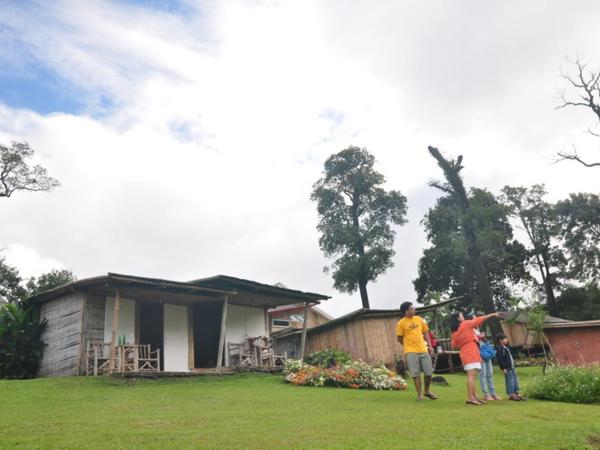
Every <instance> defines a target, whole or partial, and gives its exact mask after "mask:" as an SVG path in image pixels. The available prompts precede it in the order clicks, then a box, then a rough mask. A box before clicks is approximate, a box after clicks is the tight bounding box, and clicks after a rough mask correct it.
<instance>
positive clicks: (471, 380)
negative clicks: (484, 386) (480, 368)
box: [467, 370, 479, 402]
mask: <svg viewBox="0 0 600 450" xmlns="http://www.w3.org/2000/svg"><path fill="white" fill-rule="evenodd" d="M476 373H477V372H476V371H475V370H467V395H468V397H469V401H471V402H479V399H478V398H477V394H476V392H475V375H476Z"/></svg>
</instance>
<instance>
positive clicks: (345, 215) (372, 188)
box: [311, 147, 406, 308]
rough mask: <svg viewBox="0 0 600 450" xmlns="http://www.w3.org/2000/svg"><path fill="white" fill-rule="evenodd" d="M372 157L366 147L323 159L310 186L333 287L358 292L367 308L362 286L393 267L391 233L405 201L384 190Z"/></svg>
mask: <svg viewBox="0 0 600 450" xmlns="http://www.w3.org/2000/svg"><path fill="white" fill-rule="evenodd" d="M374 164H375V158H374V157H373V155H371V154H370V153H369V152H368V151H367V150H366V149H364V148H363V149H361V148H359V147H348V148H347V149H345V150H342V151H341V152H339V153H336V154H334V155H331V156H330V157H329V158H328V159H327V161H325V166H324V175H323V177H322V178H321V179H319V180H318V181H317V182H316V183H315V184H314V186H313V191H312V194H311V199H312V200H313V201H315V202H316V203H317V212H318V214H319V224H318V226H317V229H318V230H319V231H320V233H321V237H320V239H319V245H320V247H321V250H322V251H323V253H324V254H325V256H327V257H329V258H331V257H335V258H336V259H335V260H334V262H333V264H332V266H331V267H332V269H333V280H334V286H335V288H336V289H338V290H339V291H341V292H349V293H352V292H355V291H356V290H357V289H359V290H360V293H361V298H362V300H363V307H365V308H368V307H369V304H368V298H367V294H366V285H367V283H368V282H371V281H374V280H376V279H377V277H378V276H379V275H381V274H383V273H384V272H385V271H386V270H387V269H389V268H390V267H392V265H393V263H392V257H393V256H394V250H393V244H394V238H395V234H396V233H395V231H394V230H393V229H392V228H391V225H392V224H395V225H402V224H404V223H405V221H406V220H405V215H406V197H404V196H403V195H402V194H401V193H400V192H399V191H385V190H384V189H383V188H382V187H381V186H382V185H383V183H384V182H385V178H384V176H383V175H382V174H380V173H379V172H377V171H375V170H374V168H373V166H374Z"/></svg>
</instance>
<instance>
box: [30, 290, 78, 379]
mask: <svg viewBox="0 0 600 450" xmlns="http://www.w3.org/2000/svg"><path fill="white" fill-rule="evenodd" d="M83 309H84V294H83V293H81V292H74V293H72V294H68V295H65V296H63V297H59V298H56V299H54V300H50V301H48V302H46V303H44V304H42V305H41V308H40V318H45V319H46V320H47V321H48V325H47V327H46V329H45V330H44V333H43V334H42V341H44V343H45V344H46V345H45V346H44V351H43V355H42V359H41V361H40V367H39V370H38V376H40V377H47V376H66V375H77V374H78V370H79V361H80V357H81V350H82V347H81V338H82V332H83Z"/></svg>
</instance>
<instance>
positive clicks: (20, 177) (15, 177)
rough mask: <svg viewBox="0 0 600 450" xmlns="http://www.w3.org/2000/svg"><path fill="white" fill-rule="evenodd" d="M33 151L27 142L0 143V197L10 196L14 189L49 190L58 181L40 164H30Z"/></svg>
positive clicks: (55, 185) (56, 184) (57, 183)
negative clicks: (7, 144) (8, 144)
mask: <svg viewBox="0 0 600 450" xmlns="http://www.w3.org/2000/svg"><path fill="white" fill-rule="evenodd" d="M33 155H34V151H33V149H32V148H31V147H30V146H29V144H28V143H27V142H12V143H11V145H10V147H8V146H6V145H3V144H0V197H10V196H11V195H12V194H13V193H15V192H16V191H50V190H52V189H54V188H55V187H57V186H59V184H60V183H59V182H58V181H57V180H55V179H54V178H52V177H50V176H48V171H47V170H46V169H45V168H43V167H42V166H40V165H34V166H30V164H29V160H30V159H31V158H32V157H33Z"/></svg>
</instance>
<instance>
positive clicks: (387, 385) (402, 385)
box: [285, 360, 407, 390]
mask: <svg viewBox="0 0 600 450" xmlns="http://www.w3.org/2000/svg"><path fill="white" fill-rule="evenodd" d="M285 373H286V380H287V381H289V382H290V383H292V384H295V385H298V386H333V387H345V388H351V389H378V390H382V389H389V390H404V389H406V386H407V385H406V381H404V379H403V378H402V377H400V376H398V375H397V374H396V373H395V372H392V371H390V370H388V369H387V368H386V367H385V366H381V367H372V366H369V365H368V364H367V363H365V362H363V361H350V362H349V363H346V364H343V365H336V366H333V367H329V368H326V367H319V366H312V365H309V364H305V363H303V362H302V361H296V360H289V361H288V362H287V364H286V367H285Z"/></svg>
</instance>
